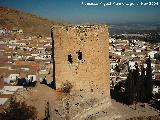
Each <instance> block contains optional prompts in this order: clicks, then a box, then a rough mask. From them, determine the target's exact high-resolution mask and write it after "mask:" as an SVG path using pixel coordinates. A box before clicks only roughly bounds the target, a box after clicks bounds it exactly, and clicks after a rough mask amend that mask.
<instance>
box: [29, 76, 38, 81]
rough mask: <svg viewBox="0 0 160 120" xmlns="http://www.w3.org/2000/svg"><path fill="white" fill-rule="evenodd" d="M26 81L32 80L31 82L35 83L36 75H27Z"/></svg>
mask: <svg viewBox="0 0 160 120" xmlns="http://www.w3.org/2000/svg"><path fill="white" fill-rule="evenodd" d="M28 80H32V82H35V81H37V77H36V75H28Z"/></svg>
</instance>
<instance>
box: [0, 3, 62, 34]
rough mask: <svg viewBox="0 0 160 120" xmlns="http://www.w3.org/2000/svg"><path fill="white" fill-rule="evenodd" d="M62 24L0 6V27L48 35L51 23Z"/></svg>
mask: <svg viewBox="0 0 160 120" xmlns="http://www.w3.org/2000/svg"><path fill="white" fill-rule="evenodd" d="M62 24H64V23H62V22H59V21H53V20H48V19H45V18H42V17H39V16H36V15H32V14H30V13H25V12H22V11H19V10H14V9H10V8H6V7H2V6H0V28H2V27H4V28H7V29H13V28H18V29H23V31H24V33H26V34H32V35H49V34H50V28H51V27H52V25H62Z"/></svg>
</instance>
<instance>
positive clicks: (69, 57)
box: [68, 54, 73, 63]
mask: <svg viewBox="0 0 160 120" xmlns="http://www.w3.org/2000/svg"><path fill="white" fill-rule="evenodd" d="M68 62H70V63H73V60H72V55H71V54H69V55H68Z"/></svg>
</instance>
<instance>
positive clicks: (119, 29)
mask: <svg viewBox="0 0 160 120" xmlns="http://www.w3.org/2000/svg"><path fill="white" fill-rule="evenodd" d="M109 30H110V32H112V33H114V32H115V33H125V32H131V33H134V32H135V33H136V32H147V31H148V32H151V31H156V32H159V31H160V24H159V23H152V24H151V23H150V24H149V23H148V24H147V23H139V24H138V23H137V24H112V25H110V26H109Z"/></svg>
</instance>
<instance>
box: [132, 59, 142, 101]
mask: <svg viewBox="0 0 160 120" xmlns="http://www.w3.org/2000/svg"><path fill="white" fill-rule="evenodd" d="M135 68H136V69H134V70H133V79H134V97H135V100H136V101H137V100H138V99H139V96H140V95H139V93H140V89H141V83H140V82H141V81H140V75H139V68H138V64H137V62H136V63H135Z"/></svg>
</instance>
